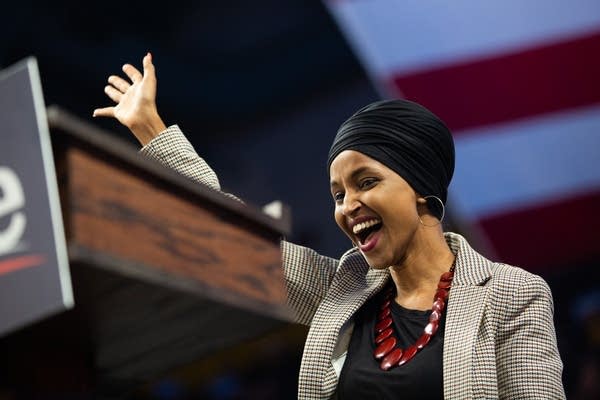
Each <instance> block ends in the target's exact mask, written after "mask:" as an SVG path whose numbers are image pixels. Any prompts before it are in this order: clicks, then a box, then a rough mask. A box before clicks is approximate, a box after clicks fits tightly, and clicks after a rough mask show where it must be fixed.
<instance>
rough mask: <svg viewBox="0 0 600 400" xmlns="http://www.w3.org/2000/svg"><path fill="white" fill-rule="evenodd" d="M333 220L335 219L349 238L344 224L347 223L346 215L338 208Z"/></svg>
mask: <svg viewBox="0 0 600 400" xmlns="http://www.w3.org/2000/svg"><path fill="white" fill-rule="evenodd" d="M333 218H334V219H335V223H336V224H337V226H338V228H340V229H341V231H342V232H344V234H345V235H346V236H348V237H349V236H350V235H349V234H348V232H346V230H345V228H346V226H345V224H344V222H345V221H344V215H343V214H342V212H341V211H338V210H337V208H336V210H335V211H334V212H333Z"/></svg>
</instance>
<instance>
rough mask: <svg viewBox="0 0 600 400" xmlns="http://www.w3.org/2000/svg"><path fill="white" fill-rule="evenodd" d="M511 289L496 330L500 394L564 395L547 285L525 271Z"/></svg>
mask: <svg viewBox="0 0 600 400" xmlns="http://www.w3.org/2000/svg"><path fill="white" fill-rule="evenodd" d="M511 292H512V293H511V296H510V300H509V301H508V302H507V304H506V305H505V306H506V308H505V311H506V314H505V319H504V321H502V322H503V323H501V324H500V326H499V330H498V332H497V334H498V336H497V342H496V355H497V374H498V394H499V397H500V398H501V399H542V398H543V399H564V398H565V393H564V389H563V385H562V368H563V365H562V361H561V359H560V354H559V352H558V347H557V343H556V334H555V331H554V320H553V317H554V306H553V300H552V294H551V292H550V288H549V287H548V285H547V284H546V282H545V281H544V280H543V279H542V278H540V277H539V276H537V275H533V274H527V275H526V277H525V279H523V281H522V283H521V284H520V286H519V287H518V288H517V290H515V291H511Z"/></svg>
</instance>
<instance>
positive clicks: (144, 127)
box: [131, 114, 167, 146]
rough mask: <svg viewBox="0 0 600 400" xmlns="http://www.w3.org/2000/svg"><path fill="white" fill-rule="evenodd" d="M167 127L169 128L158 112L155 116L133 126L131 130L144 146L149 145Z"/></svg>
mask: <svg viewBox="0 0 600 400" xmlns="http://www.w3.org/2000/svg"><path fill="white" fill-rule="evenodd" d="M165 129H167V126H166V125H165V123H164V122H163V121H162V119H161V118H160V116H158V114H157V115H155V116H154V117H153V118H149V119H147V120H144V121H142V122H141V123H140V124H139V125H136V126H132V127H131V131H132V132H133V134H134V135H135V137H136V138H137V139H138V141H139V142H140V143H141V144H142V146H145V145H147V144H148V143H149V142H150V141H151V140H152V139H154V138H155V137H157V136H158V135H159V134H160V133H161V132H162V131H164V130H165Z"/></svg>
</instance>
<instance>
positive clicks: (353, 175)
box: [329, 166, 371, 187]
mask: <svg viewBox="0 0 600 400" xmlns="http://www.w3.org/2000/svg"><path fill="white" fill-rule="evenodd" d="M370 170H371V168H370V167H367V166H365V167H358V168H357V169H355V170H354V171H352V173H351V174H350V179H354V178H356V177H357V176H358V175H360V174H362V173H363V172H368V171H370ZM337 184H338V183H337V182H336V181H331V183H330V184H329V187H333V186H335V185H337Z"/></svg>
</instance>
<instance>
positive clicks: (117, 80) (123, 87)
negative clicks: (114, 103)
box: [108, 75, 131, 93]
mask: <svg viewBox="0 0 600 400" xmlns="http://www.w3.org/2000/svg"><path fill="white" fill-rule="evenodd" d="M108 83H110V84H111V85H113V86H114V87H116V88H117V89H118V90H120V91H121V93H125V92H126V91H127V89H129V88H130V87H131V85H130V84H129V83H128V82H127V81H126V80H125V79H123V78H121V77H120V76H116V75H111V76H109V77H108Z"/></svg>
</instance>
